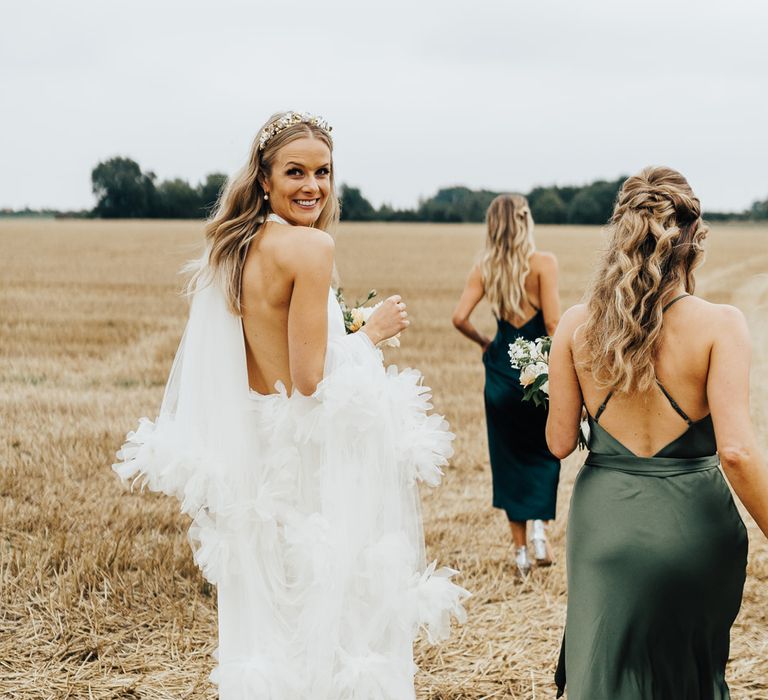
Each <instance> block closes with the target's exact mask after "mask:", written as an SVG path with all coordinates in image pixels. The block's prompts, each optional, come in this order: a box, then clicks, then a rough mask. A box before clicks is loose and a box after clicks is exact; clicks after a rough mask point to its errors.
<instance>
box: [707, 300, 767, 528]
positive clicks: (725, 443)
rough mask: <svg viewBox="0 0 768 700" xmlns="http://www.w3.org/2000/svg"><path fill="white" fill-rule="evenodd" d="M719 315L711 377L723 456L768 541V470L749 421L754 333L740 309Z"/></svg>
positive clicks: (725, 468) (709, 382) (726, 309)
mask: <svg viewBox="0 0 768 700" xmlns="http://www.w3.org/2000/svg"><path fill="white" fill-rule="evenodd" d="M718 311H719V313H720V314H721V317H720V318H719V319H718V320H717V322H716V323H715V324H713V325H712V327H713V328H715V329H716V331H717V334H716V336H715V339H714V341H713V344H712V350H711V351H710V359H709V375H708V377H707V401H708V402H709V410H710V412H711V413H712V422H713V423H714V426H715V438H716V440H717V452H718V454H719V455H720V463H721V464H722V465H723V471H724V472H725V475H726V476H727V477H728V481H729V482H730V483H731V486H733V490H734V491H735V492H736V495H737V496H738V497H739V499H740V500H741V502H742V503H743V504H744V506H745V507H746V509H747V510H748V511H749V514H750V515H751V516H752V517H753V518H754V519H755V522H757V524H758V526H759V528H760V529H761V530H762V531H763V534H765V535H766V536H768V469H766V465H765V462H764V460H763V458H762V455H761V454H760V450H759V448H758V446H757V439H756V437H755V431H754V429H753V427H752V419H751V418H750V415H749V365H750V359H751V354H752V353H751V343H750V339H749V329H748V328H747V322H746V319H745V318H744V315H743V314H742V313H741V311H739V310H738V309H737V308H735V307H733V306H721V307H720V308H719V310H718Z"/></svg>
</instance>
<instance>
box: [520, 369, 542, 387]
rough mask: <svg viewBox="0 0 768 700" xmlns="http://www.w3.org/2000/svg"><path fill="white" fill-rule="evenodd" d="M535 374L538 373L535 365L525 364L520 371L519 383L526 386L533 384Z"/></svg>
mask: <svg viewBox="0 0 768 700" xmlns="http://www.w3.org/2000/svg"><path fill="white" fill-rule="evenodd" d="M537 376H538V374H537V372H536V365H526V366H525V367H524V368H523V371H522V372H520V383H521V384H522V385H523V386H528V385H529V384H533V382H534V381H535V380H536V377H537Z"/></svg>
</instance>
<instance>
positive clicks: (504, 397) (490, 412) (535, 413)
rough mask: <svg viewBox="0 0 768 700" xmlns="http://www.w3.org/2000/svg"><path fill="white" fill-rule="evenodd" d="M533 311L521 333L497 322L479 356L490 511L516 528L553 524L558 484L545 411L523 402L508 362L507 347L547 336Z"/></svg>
mask: <svg viewBox="0 0 768 700" xmlns="http://www.w3.org/2000/svg"><path fill="white" fill-rule="evenodd" d="M533 308H534V309H536V314H535V315H534V316H533V317H532V318H531V319H530V320H529V321H528V322H527V323H525V324H524V325H523V326H521V327H520V328H516V327H515V326H513V325H512V324H511V323H508V322H507V321H505V320H503V319H497V323H498V330H497V332H496V336H495V337H494V339H493V341H492V342H491V344H490V345H489V346H488V348H487V349H486V351H485V352H484V353H483V364H484V365H485V392H484V397H485V418H486V425H487V428H488V450H489V453H490V461H491V474H492V477H493V505H494V507H495V508H501V509H503V510H504V511H505V512H506V514H507V518H508V519H509V520H513V521H519V522H522V521H525V520H537V519H541V520H552V519H554V517H555V505H556V502H557V485H558V481H559V479H560V460H558V459H557V458H556V457H555V456H554V455H553V454H552V453H551V452H550V451H549V448H548V447H547V441H546V438H545V436H544V429H545V428H546V425H547V409H546V407H545V406H535V405H534V404H533V403H532V402H530V401H523V387H522V385H521V384H520V370H518V369H514V368H513V367H512V366H511V365H510V361H509V345H510V343H513V342H514V341H515V340H517V339H518V338H526V339H527V340H536V338H540V337H541V336H545V335H547V329H546V326H545V325H544V317H543V315H542V313H541V311H540V310H539V309H538V308H536V307H535V306H534V307H533Z"/></svg>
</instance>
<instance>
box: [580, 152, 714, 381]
mask: <svg viewBox="0 0 768 700" xmlns="http://www.w3.org/2000/svg"><path fill="white" fill-rule="evenodd" d="M708 231H709V228H708V227H707V225H706V224H705V223H704V221H703V220H702V218H701V204H700V202H699V200H698V198H697V197H696V196H695V195H694V193H693V191H692V190H691V187H690V185H689V184H688V181H687V180H686V179H685V178H684V177H683V176H682V175H681V174H680V173H679V172H677V171H676V170H672V169H671V168H665V167H649V168H645V169H644V170H642V171H641V172H640V173H638V174H637V175H634V176H632V177H630V178H628V179H627V180H626V181H625V182H624V184H623V185H622V187H621V190H620V191H619V194H618V197H617V200H616V205H615V208H614V210H613V215H612V217H611V220H610V222H609V227H608V243H607V247H606V249H605V251H604V252H603V254H602V259H601V261H600V263H599V264H598V266H597V269H596V272H595V276H594V279H593V280H592V283H591V285H590V288H589V291H588V292H587V299H586V304H587V320H586V322H585V324H584V326H583V332H584V341H585V345H586V348H587V353H588V355H589V361H590V363H591V371H592V374H593V376H594V378H595V380H596V382H597V383H598V384H599V385H600V386H602V387H604V388H609V389H611V390H613V391H619V392H626V393H629V392H634V391H637V392H643V391H647V390H649V389H650V388H651V387H652V386H653V385H654V383H655V382H656V374H655V371H654V363H655V360H656V354H657V351H658V345H659V338H660V334H661V324H662V313H663V312H662V309H663V304H664V302H665V301H669V295H670V292H672V291H673V290H675V289H676V288H678V287H679V286H680V284H683V285H684V287H685V290H686V291H687V292H688V293H689V294H693V291H694V288H695V281H694V277H693V272H694V270H695V269H696V268H697V267H698V266H699V265H700V264H701V262H702V261H703V253H704V250H703V247H702V244H703V241H704V239H705V238H706V236H707V233H708Z"/></svg>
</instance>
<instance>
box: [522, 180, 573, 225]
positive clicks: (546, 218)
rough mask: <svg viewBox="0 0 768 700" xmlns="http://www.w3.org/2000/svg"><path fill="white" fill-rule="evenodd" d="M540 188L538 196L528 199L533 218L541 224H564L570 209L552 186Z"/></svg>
mask: <svg viewBox="0 0 768 700" xmlns="http://www.w3.org/2000/svg"><path fill="white" fill-rule="evenodd" d="M540 189H541V192H540V193H539V194H538V196H530V197H529V199H528V202H529V204H530V205H531V214H532V215H533V220H534V221H536V222H537V223H540V224H564V223H565V222H566V219H567V216H568V211H567V209H566V206H565V202H563V200H562V199H561V197H560V195H559V194H558V193H557V190H556V189H555V188H552V187H548V188H546V189H543V188H540ZM532 194H533V193H532Z"/></svg>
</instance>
